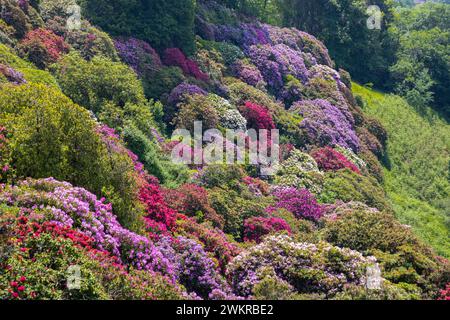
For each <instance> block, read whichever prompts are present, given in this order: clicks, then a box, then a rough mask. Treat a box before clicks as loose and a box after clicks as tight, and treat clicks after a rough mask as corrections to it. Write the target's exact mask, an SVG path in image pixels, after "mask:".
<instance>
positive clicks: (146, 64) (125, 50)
mask: <svg viewBox="0 0 450 320" xmlns="http://www.w3.org/2000/svg"><path fill="white" fill-rule="evenodd" d="M114 44H115V46H116V49H117V51H118V53H119V56H120V58H121V59H122V61H123V62H125V63H126V64H127V65H129V66H130V67H132V68H133V70H134V71H135V72H136V73H137V74H138V75H139V76H141V77H146V76H150V75H152V74H155V73H156V72H157V71H158V70H160V69H161V68H162V63H161V59H160V58H159V55H158V53H157V52H156V51H155V49H153V48H152V47H151V46H150V45H149V44H148V43H147V42H145V41H142V40H138V39H135V38H129V39H117V40H116V41H115V42H114Z"/></svg>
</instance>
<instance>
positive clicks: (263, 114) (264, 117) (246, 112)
mask: <svg viewBox="0 0 450 320" xmlns="http://www.w3.org/2000/svg"><path fill="white" fill-rule="evenodd" d="M239 111H240V112H241V113H242V115H243V116H244V118H245V119H246V120H247V125H248V127H249V128H251V129H256V130H257V129H267V130H271V129H275V124H274V122H273V118H272V116H271V115H270V113H269V111H268V110H267V109H266V108H265V107H262V106H260V105H257V104H256V103H252V102H246V103H245V106H242V107H240V108H239Z"/></svg>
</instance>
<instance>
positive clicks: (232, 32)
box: [214, 23, 270, 50]
mask: <svg viewBox="0 0 450 320" xmlns="http://www.w3.org/2000/svg"><path fill="white" fill-rule="evenodd" d="M214 32H215V39H216V41H219V42H220V41H226V42H232V43H234V44H235V45H237V46H239V47H242V48H244V50H246V49H248V48H249V47H250V46H252V45H258V44H268V43H270V39H269V35H268V33H267V32H266V30H264V29H263V28H261V27H260V26H259V25H257V24H250V23H241V24H239V25H237V26H232V25H217V26H215V30H214Z"/></svg>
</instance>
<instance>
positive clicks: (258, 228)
mask: <svg viewBox="0 0 450 320" xmlns="http://www.w3.org/2000/svg"><path fill="white" fill-rule="evenodd" d="M280 231H287V232H288V234H290V233H291V232H292V231H291V227H289V225H288V224H287V222H286V221H284V220H283V219H281V218H276V217H269V218H265V217H252V218H249V219H247V220H245V222H244V241H255V242H257V243H259V242H261V241H262V238H263V237H264V236H266V235H268V234H273V233H276V232H280Z"/></svg>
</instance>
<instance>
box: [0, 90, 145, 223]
mask: <svg viewBox="0 0 450 320" xmlns="http://www.w3.org/2000/svg"><path fill="white" fill-rule="evenodd" d="M2 89H3V90H0V123H2V125H4V126H5V127H7V128H8V132H9V133H10V135H11V138H10V144H11V150H12V151H11V157H12V162H11V165H12V166H13V167H14V169H15V171H16V174H17V177H18V178H26V177H33V178H47V177H54V178H56V179H59V180H61V181H63V180H64V181H69V182H71V183H73V184H74V185H77V186H81V187H85V188H86V189H88V190H90V191H91V192H93V193H95V194H97V195H99V196H100V195H102V194H105V195H106V196H107V198H108V199H109V200H110V201H112V202H116V203H115V204H116V207H115V213H116V214H117V216H118V218H119V220H120V221H121V222H122V223H123V224H124V225H126V226H128V227H130V228H137V224H136V223H137V221H138V220H139V217H140V216H141V208H140V207H139V206H138V205H136V199H137V198H136V193H137V180H136V179H137V178H136V176H135V173H134V164H133V162H132V160H131V158H130V157H129V156H128V154H124V153H119V152H117V150H116V149H115V148H114V146H111V145H109V144H108V143H105V142H104V141H102V140H101V139H100V137H99V135H98V134H97V132H96V131H97V124H96V122H95V121H94V120H92V118H91V117H90V114H89V112H88V111H86V110H85V109H84V108H82V107H80V106H78V105H76V104H74V103H73V102H72V101H71V100H70V99H69V98H67V97H66V96H64V95H63V94H62V93H61V92H60V91H59V90H56V89H54V88H50V87H46V86H44V85H41V84H25V85H21V86H9V87H8V88H2Z"/></svg>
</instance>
